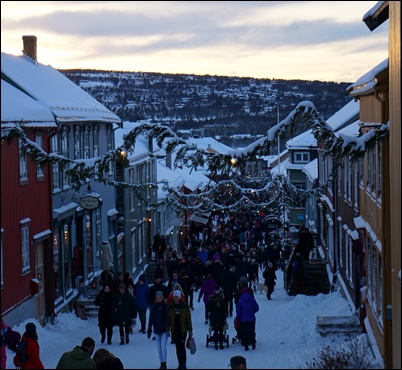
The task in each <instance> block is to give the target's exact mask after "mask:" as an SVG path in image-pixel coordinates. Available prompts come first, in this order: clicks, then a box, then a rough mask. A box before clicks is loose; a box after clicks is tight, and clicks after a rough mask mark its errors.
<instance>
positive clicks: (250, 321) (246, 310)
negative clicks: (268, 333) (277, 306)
mask: <svg viewBox="0 0 402 370" xmlns="http://www.w3.org/2000/svg"><path fill="white" fill-rule="evenodd" d="M259 309H260V307H259V305H258V303H257V301H256V300H255V298H254V297H253V296H252V295H251V294H250V290H249V289H248V288H246V287H245V288H243V290H242V294H241V296H240V299H239V301H238V302H237V307H236V316H237V317H238V319H239V323H240V338H241V345H242V346H244V348H245V350H246V351H248V350H249V347H248V346H249V345H251V346H252V347H253V349H255V347H256V340H255V322H256V317H255V314H256V313H257V312H258V310H259Z"/></svg>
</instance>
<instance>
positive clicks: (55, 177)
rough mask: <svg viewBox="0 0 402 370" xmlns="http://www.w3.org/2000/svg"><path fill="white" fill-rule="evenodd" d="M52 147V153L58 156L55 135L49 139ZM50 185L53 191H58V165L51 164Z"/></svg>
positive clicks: (57, 143) (57, 144)
mask: <svg viewBox="0 0 402 370" xmlns="http://www.w3.org/2000/svg"><path fill="white" fill-rule="evenodd" d="M51 145H52V148H51V150H52V153H54V154H59V139H58V136H57V135H54V136H53V137H52V139H51ZM52 184H53V191H54V190H57V189H60V171H59V164H58V163H53V164H52Z"/></svg>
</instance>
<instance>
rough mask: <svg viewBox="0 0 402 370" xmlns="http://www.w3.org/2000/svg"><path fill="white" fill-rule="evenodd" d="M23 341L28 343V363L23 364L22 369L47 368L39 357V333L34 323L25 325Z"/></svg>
mask: <svg viewBox="0 0 402 370" xmlns="http://www.w3.org/2000/svg"><path fill="white" fill-rule="evenodd" d="M21 340H25V341H26V342H27V345H26V355H27V358H28V361H27V362H25V363H21V369H44V368H45V367H44V366H43V364H42V361H41V359H40V356H39V343H38V333H37V332H36V325H35V324H34V323H33V322H29V323H28V324H26V325H25V333H24V334H23V335H22V338H21Z"/></svg>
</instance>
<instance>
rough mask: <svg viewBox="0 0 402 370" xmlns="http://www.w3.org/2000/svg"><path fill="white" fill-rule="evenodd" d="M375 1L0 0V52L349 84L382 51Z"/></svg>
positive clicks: (59, 64) (95, 64)
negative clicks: (372, 24) (32, 50)
mask: <svg viewBox="0 0 402 370" xmlns="http://www.w3.org/2000/svg"><path fill="white" fill-rule="evenodd" d="M376 4H377V1H333V2H328V1H163V2H160V1H124V2H123V1H96V2H95V1H94V2H92V1H33V2H30V1H29V2H28V1H18V2H17V1H1V51H2V52H6V53H10V54H14V55H21V50H22V35H35V36H37V37H38V41H37V46H38V61H39V62H40V63H43V64H50V65H51V66H52V67H54V68H57V69H67V68H93V69H102V70H119V71H135V72H139V71H142V72H161V73H188V74H199V75H204V74H210V75H226V76H241V77H255V78H278V79H303V80H320V81H336V82H354V81H355V80H356V79H358V78H359V77H360V76H361V75H363V74H364V73H366V72H367V70H370V69H372V68H373V67H374V66H376V65H377V64H378V63H380V62H381V61H383V60H384V59H385V58H387V55H388V41H387V33H388V22H385V23H384V24H382V25H381V26H380V27H378V28H377V29H376V30H374V31H373V32H370V30H369V29H368V28H367V26H366V25H365V24H364V22H363V21H362V19H363V16H364V14H366V13H367V12H368V11H369V10H370V9H371V8H372V7H373V6H374V5H376Z"/></svg>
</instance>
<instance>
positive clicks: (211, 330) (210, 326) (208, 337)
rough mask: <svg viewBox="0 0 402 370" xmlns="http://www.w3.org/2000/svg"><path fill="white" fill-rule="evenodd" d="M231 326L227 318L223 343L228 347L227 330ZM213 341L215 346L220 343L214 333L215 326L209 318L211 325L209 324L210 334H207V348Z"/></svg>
mask: <svg viewBox="0 0 402 370" xmlns="http://www.w3.org/2000/svg"><path fill="white" fill-rule="evenodd" d="M228 328H229V325H228V322H227V321H226V320H225V324H224V325H223V332H222V336H223V339H222V343H223V345H226V348H229V334H226V332H227V330H228ZM211 342H212V343H213V344H214V346H215V345H217V344H218V341H217V340H216V339H215V336H214V335H213V328H212V325H211V320H209V325H208V334H207V342H206V345H207V348H208V345H209V343H211Z"/></svg>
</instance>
